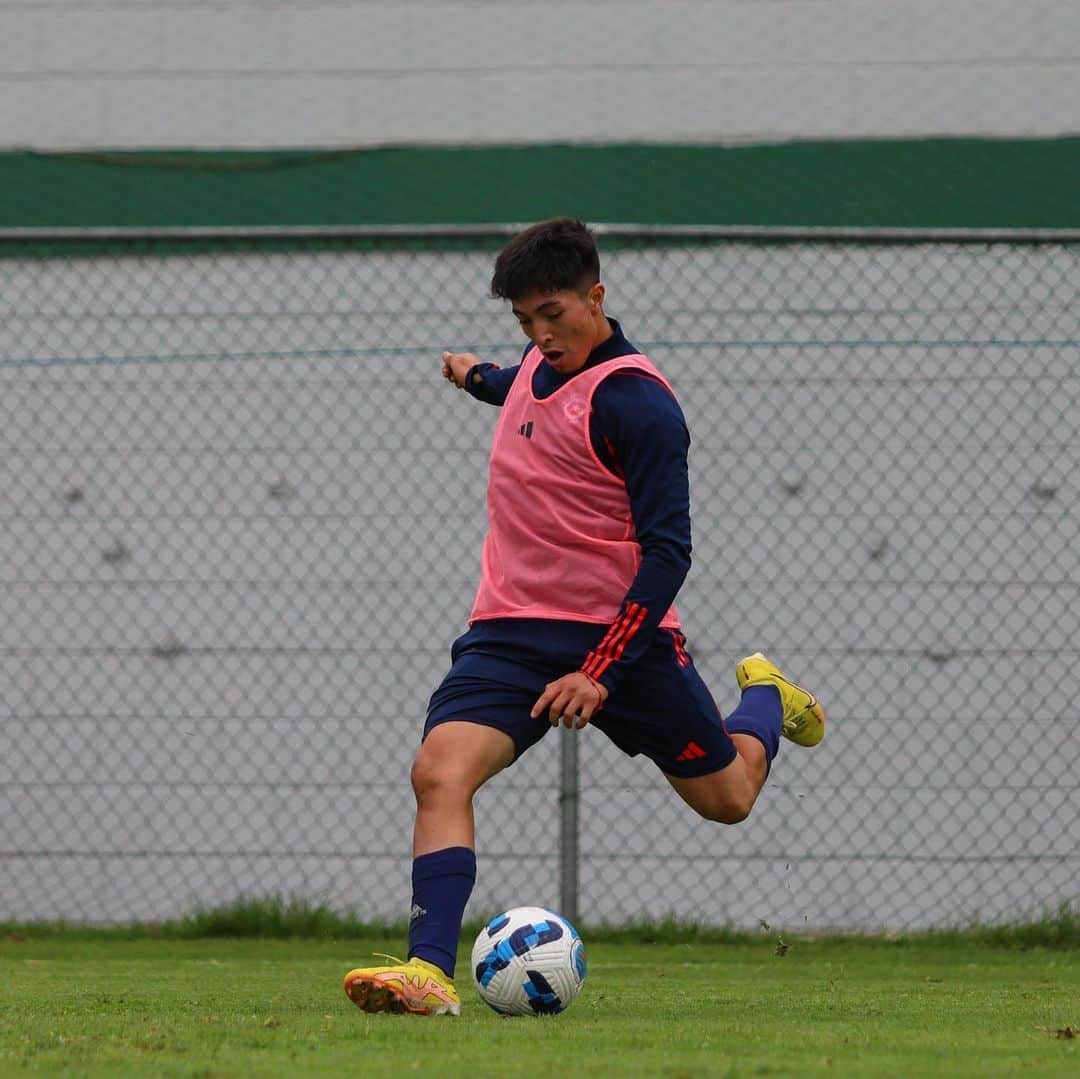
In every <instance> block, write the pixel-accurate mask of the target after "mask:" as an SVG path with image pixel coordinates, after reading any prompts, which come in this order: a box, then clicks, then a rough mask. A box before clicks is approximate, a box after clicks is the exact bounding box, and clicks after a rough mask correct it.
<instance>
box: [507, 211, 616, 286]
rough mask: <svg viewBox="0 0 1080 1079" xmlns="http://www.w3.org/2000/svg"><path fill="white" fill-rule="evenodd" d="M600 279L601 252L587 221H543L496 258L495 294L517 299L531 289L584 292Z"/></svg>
mask: <svg viewBox="0 0 1080 1079" xmlns="http://www.w3.org/2000/svg"><path fill="white" fill-rule="evenodd" d="M599 280H600V254H599V252H598V251H597V250H596V241H595V240H594V239H593V235H592V233H591V232H590V231H589V230H588V228H587V227H586V225H585V223H584V222H582V221H575V220H574V219H573V218H571V217H559V218H555V219H553V220H551V221H541V222H540V223H539V224H538V225H532V226H531V227H530V228H527V229H526V230H525V231H524V232H522V233H520V234H519V235H517V236H515V237H514V238H513V239H512V240H511V241H510V242H509V243H508V244H507V245H506V246H505V247H504V248H503V249H502V251H500V252H499V255H498V258H496V259H495V273H494V274H493V275H492V278H491V295H492V296H495V297H498V298H500V299H503V300H516V299H518V298H519V297H521V296H527V295H528V294H529V293H530V292H541V293H548V292H560V291H562V290H563V289H574V291H576V292H579V293H581V294H582V295H584V294H585V293H586V292H588V290H589V289H590V288H592V286H593V285H595V284H596V283H597V281H599Z"/></svg>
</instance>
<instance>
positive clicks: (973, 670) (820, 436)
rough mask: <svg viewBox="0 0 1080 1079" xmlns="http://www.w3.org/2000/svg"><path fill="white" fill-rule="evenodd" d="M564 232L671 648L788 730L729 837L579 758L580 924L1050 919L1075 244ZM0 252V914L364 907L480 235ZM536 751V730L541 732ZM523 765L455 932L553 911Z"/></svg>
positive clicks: (1078, 674) (538, 766)
mask: <svg viewBox="0 0 1080 1079" xmlns="http://www.w3.org/2000/svg"><path fill="white" fill-rule="evenodd" d="M1066 239H1068V238H1063V241H1062V242H1056V243H1055V242H1039V243H1006V242H993V243H961V242H936V243H932V242H905V243H899V242H848V241H844V242H840V241H836V240H833V241H829V240H827V239H823V240H807V239H802V240H791V239H789V240H788V241H787V242H752V241H747V240H742V241H739V240H731V239H729V240H726V241H723V242H721V241H718V240H715V239H713V240H705V239H697V240H694V239H690V238H685V239H682V240H679V239H677V238H673V237H668V238H666V239H662V238H658V237H656V236H646V235H642V236H638V237H634V236H625V235H624V236H621V237H618V238H617V241H618V242H616V238H615V237H607V238H605V237H603V236H602V237H601V246H602V250H603V252H604V269H605V279H606V282H607V286H608V296H609V302H608V310H609V313H610V314H612V315H613V316H614V317H617V318H619V319H620V320H622V322H623V325H624V328H625V329H626V331H627V333H628V335H629V336H630V338H631V340H633V341H634V342H635V343H636V344H638V345H639V347H641V348H643V349H644V350H645V351H647V352H648V353H649V355H650V356H651V357H652V358H653V359H654V361H655V362H656V363H657V364H658V365H659V366H660V367H661V369H662V370H663V371H664V372H665V373H666V374H667V375H668V377H669V378H670V379H671V381H672V382H673V384H674V386H675V388H676V390H677V392H678V394H679V397H680V400H681V402H682V404H683V407H684V410H685V412H686V414H687V418H688V421H689V425H690V429H691V433H692V435H693V446H692V450H691V470H692V475H691V479H692V497H693V503H694V518H693V521H694V541H695V562H694V567H693V569H692V571H691V574H690V577H689V579H688V581H687V583H686V585H685V586H684V589H683V591H682V593H681V596H680V600H679V606H680V610H681V612H682V614H683V617H684V620H685V625H686V630H687V635H688V638H689V649H690V651H691V654H692V655H693V657H694V659H695V662H696V663H697V664H698V665H699V667H700V669H701V670H702V673H703V675H704V676H705V678H706V681H707V682H708V683H709V685H710V687H711V688H712V690H713V693H714V696H715V697H716V699H717V702H718V704H719V705H720V708H721V710H723V711H730V710H731V709H732V708H733V707H734V704H735V702H736V700H737V687H736V685H735V680H734V664H735V662H736V660H737V659H738V658H739V657H740V656H741V655H743V654H745V653H746V652H748V651H753V650H755V649H758V648H762V649H765V650H767V651H768V652H769V653H770V654H771V655H773V656H774V658H776V659H777V660H778V661H779V662H780V663H781V664H782V665H783V666H784V667H785V668H786V669H787V670H789V671H790V672H791V673H792V674H793V675H794V676H796V677H798V678H799V679H800V680H802V681H804V682H806V683H807V684H808V685H810V686H812V687H813V688H814V689H815V691H816V692H817V693H818V694H819V696H820V697H821V699H822V701H823V703H824V704H825V707H826V709H827V711H828V713H829V716H830V719H831V727H830V733H829V737H828V739H827V740H826V742H825V743H824V744H823V745H822V746H821V747H819V748H818V749H816V750H813V751H805V750H800V749H798V748H797V747H792V746H790V745H788V744H786V743H785V745H784V747H783V748H782V750H781V755H780V757H779V759H778V761H777V763H776V765H775V767H774V771H773V775H772V777H771V779H770V781H769V784H768V788H767V790H766V792H765V794H764V796H763V798H762V800H761V801H760V802H759V805H758V808H757V809H755V812H754V815H753V817H752V818H751V819H750V820H749V821H748V822H746V823H745V824H743V825H740V826H738V827H736V828H724V827H722V826H718V825H710V824H707V823H705V822H703V821H700V820H698V819H696V818H695V817H694V816H693V815H692V814H691V813H690V811H689V810H688V809H686V808H685V807H683V806H682V804H681V803H680V802H678V800H677V799H676V798H675V796H674V795H673V794H672V792H671V791H670V789H669V788H668V786H667V784H666V782H665V781H664V780H663V778H662V777H661V776H660V775H659V774H658V773H657V772H656V770H655V769H654V767H653V766H652V765H651V764H650V763H649V762H648V761H646V760H644V759H643V758H636V759H629V758H625V757H623V756H621V755H620V754H619V753H618V752H617V751H616V750H615V749H614V748H613V747H612V746H611V745H610V744H608V743H607V741H606V740H605V739H604V737H603V736H602V735H601V734H600V733H599V732H597V731H592V730H588V729H587V730H586V731H584V732H583V733H582V734H580V735H579V736H577V737H579V743H578V745H579V750H580V782H581V797H580V805H579V810H580V815H579V837H578V838H579V851H578V855H577V861H576V868H577V872H578V883H579V888H580V914H581V917H582V918H583V919H584V920H585V921H586V922H593V923H596V922H612V923H619V922H624V921H627V920H630V919H637V918H640V917H645V916H649V917H662V916H664V915H668V914H673V915H676V916H679V917H683V918H692V919H696V920H699V921H701V922H705V923H711V924H721V923H729V924H733V925H739V926H753V925H755V924H756V923H757V920H758V919H760V918H764V919H766V920H768V921H769V922H770V923H771V924H774V925H782V926H787V927H812V928H827V927H844V928H853V929H855V928H857V929H881V928H895V929H899V928H906V927H922V926H939V925H948V924H957V923H962V922H965V921H967V920H970V919H978V920H981V921H987V922H991V921H1003V920H1009V919H1015V918H1020V917H1025V916H1028V915H1031V914H1037V913H1039V912H1041V911H1044V910H1047V909H1049V908H1053V907H1056V906H1057V905H1058V904H1060V903H1063V902H1073V901H1075V900H1076V899H1077V897H1078V895H1080V850H1078V848H1077V843H1076V821H1077V819H1080V780H1078V778H1077V767H1076V762H1077V760H1078V759H1080V724H1078V723H1077V718H1076V715H1075V702H1076V701H1077V700H1078V699H1080V663H1078V655H1077V653H1078V644H1077V642H1078V641H1080V514H1078V513H1077V509H1076V507H1077V504H1078V498H1080V469H1078V464H1080V352H1078V345H1080V296H1078V295H1077V292H1078V282H1080V257H1078V255H1080V248H1078V247H1077V246H1076V244H1075V243H1073V242H1065V240H1066ZM278 246H279V248H280V249H278V250H273V249H263V250H260V249H258V248H257V247H253V246H251V245H249V246H247V247H245V248H240V247H237V248H235V249H226V248H225V247H224V246H222V245H217V246H216V247H211V246H210V245H203V248H202V249H200V250H185V249H184V248H183V246H182V245H178V244H176V243H173V244H172V245H171V246H168V245H162V246H158V247H155V245H153V244H149V243H148V244H145V245H143V246H142V247H136V246H134V245H132V246H130V247H128V248H126V249H116V248H114V249H113V250H112V251H111V252H110V253H95V254H79V253H78V252H77V251H75V252H71V251H69V252H68V253H67V254H66V255H65V256H64V257H49V256H48V255H47V254H46V255H43V254H42V253H41V252H40V251H37V252H33V253H26V252H24V253H23V254H22V255H18V254H16V253H13V252H12V251H10V250H9V251H8V252H7V254H6V256H5V257H4V258H0V597H2V618H0V920H3V919H53V918H67V919H76V920H80V921H91V922H116V921H124V920H128V919H132V918H139V919H150V920H152V919H160V918H165V917H168V916H171V915H176V914H178V913H181V912H184V911H186V910H188V909H190V908H191V906H192V905H194V904H214V903H217V902H223V901H227V900H229V899H233V898H235V897H237V896H239V895H267V894H283V895H289V896H302V897H305V898H308V899H311V900H317V901H323V902H327V903H329V904H331V905H333V906H335V907H339V908H343V909H344V908H349V909H355V910H357V911H358V912H359V913H360V914H361V915H362V916H364V917H367V918H370V919H373V920H374V919H398V918H400V917H401V916H402V914H403V912H404V911H405V910H406V909H407V904H408V894H409V867H410V861H409V845H410V834H411V823H412V812H413V806H412V797H411V792H410V790H409V783H408V768H409V763H410V760H411V757H412V755H413V754H414V752H415V749H416V747H417V743H418V738H419V734H420V731H421V726H422V721H423V716H424V711H425V705H426V702H427V697H428V695H429V694H430V692H431V690H432V689H433V688H434V686H435V685H436V684H437V683H438V681H439V679H440V678H441V677H442V675H443V673H444V671H445V670H446V669H447V666H448V663H449V645H450V642H451V641H452V639H453V638H454V637H455V636H456V635H458V634H459V633H460V632H461V631H462V630H463V628H464V619H465V617H466V615H467V613H468V610H469V605H470V602H471V599H472V594H473V589H474V586H475V580H476V576H477V572H478V565H479V551H480V544H481V540H482V536H483V531H484V524H485V521H484V501H483V499H484V486H485V479H486V464H487V451H488V445H489V439H490V433H491V429H492V425H493V423H494V420H495V418H496V411H495V410H494V409H492V408H490V407H488V406H486V405H483V404H481V403H479V402H476V401H473V400H471V399H469V398H468V397H467V396H466V395H464V394H460V393H455V392H453V391H452V390H451V389H450V388H449V387H448V386H447V385H446V383H445V382H443V381H442V380H441V379H440V378H439V353H440V351H441V350H442V349H443V348H444V347H453V348H461V349H464V348H470V349H473V350H474V351H476V352H478V353H480V354H481V355H482V356H485V357H488V358H491V359H494V360H496V361H498V362H501V363H503V364H509V363H513V362H515V360H516V357H517V356H518V355H519V354H520V350H521V346H522V340H523V339H521V338H520V337H519V336H518V334H517V330H516V327H515V326H514V324H513V321H512V319H511V317H510V316H509V314H508V312H507V311H505V310H504V309H503V307H502V305H500V304H499V303H497V302H495V301H492V300H490V299H488V298H487V282H488V280H489V274H490V265H491V259H492V244H491V243H490V242H489V243H485V242H482V241H480V240H477V239H469V238H464V239H462V238H460V237H459V238H457V239H454V238H452V237H442V238H441V239H440V238H439V237H436V236H427V237H422V236H418V237H414V238H413V239H412V240H411V241H406V240H405V239H403V238H402V237H397V238H395V239H394V240H393V241H387V242H385V243H381V244H380V243H378V242H375V241H371V240H368V241H365V242H360V241H357V242H355V243H350V242H347V241H345V240H341V241H339V242H337V243H331V242H329V241H328V240H325V239H324V241H323V242H322V243H321V245H320V246H319V247H318V248H312V249H305V248H304V247H303V246H302V245H301V244H299V243H298V242H292V243H282V244H280V245H278ZM563 737H573V736H571V735H566V736H563ZM558 740H559V736H557V735H551V736H549V737H548V738H546V739H545V740H544V741H543V742H541V743H540V745H538V746H537V747H536V748H535V749H534V750H533V751H531V752H530V753H529V754H528V755H527V756H526V757H525V758H524V759H523V760H522V761H520V762H519V763H518V764H517V765H515V766H514V767H513V768H512V769H511V770H509V771H508V772H507V773H504V774H503V775H502V776H500V777H498V778H497V779H496V780H495V781H494V782H493V783H492V784H491V785H490V787H488V788H486V789H485V790H484V791H482V792H481V794H480V795H479V798H478V809H477V816H478V828H479V836H478V843H479V857H480V879H479V882H478V886H477V889H476V892H475V894H474V896H473V900H472V904H471V906H470V913H472V914H476V915H480V914H483V913H485V912H487V911H489V910H490V909H492V908H494V907H498V906H502V905H508V904H514V903H534V902H536V903H544V904H548V905H554V904H556V903H557V902H559V900H560V890H559V889H560V872H559V866H560V794H559V752H558V748H559V747H558Z"/></svg>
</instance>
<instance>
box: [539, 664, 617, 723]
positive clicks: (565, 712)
mask: <svg viewBox="0 0 1080 1079" xmlns="http://www.w3.org/2000/svg"><path fill="white" fill-rule="evenodd" d="M607 698H608V691H607V686H605V685H603V684H602V683H600V682H596V681H594V680H593V679H591V678H590V677H589V676H588V675H587V674H586V673H585V672H584V671H574V672H573V673H572V674H566V675H563V677H562V678H559V679H556V680H555V681H554V682H548V684H547V685H546V686H544V692H543V693H541V694H540V696H539V697H538V698H537V700H536V704H534V705H533V706H532V711H531V712H530V713H529V715H531V716H532V717H533V719H537V718H538V717H540V716H542V715H543V714H544V712H545V711H546V712H547V721H548V722H549V723H550V724H551V725H552V726H553V727H557V726H558V725H559V724H560V723H563V724H564V725H565V726H567V727H574V728H577V729H578V730H580V729H581V728H582V727H584V726H585V724H586V723H588V722H589V720H590V719H592V717H593V716H594V715H595V714H596V713H597V712H599V711H600V709H601V708H602V707H603V705H604V701H606V700H607Z"/></svg>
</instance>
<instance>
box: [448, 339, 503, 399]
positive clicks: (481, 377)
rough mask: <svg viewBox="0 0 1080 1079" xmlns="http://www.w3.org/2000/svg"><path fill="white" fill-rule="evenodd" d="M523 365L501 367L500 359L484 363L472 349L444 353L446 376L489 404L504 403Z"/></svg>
mask: <svg viewBox="0 0 1080 1079" xmlns="http://www.w3.org/2000/svg"><path fill="white" fill-rule="evenodd" d="M520 366H521V365H520V364H516V365H515V366H513V367H500V366H499V365H498V364H497V363H481V362H480V360H479V359H477V357H476V356H474V355H473V354H472V353H471V352H444V353H443V354H442V375H443V378H445V379H446V380H447V382H452V383H453V384H454V385H455V386H457V388H458V389H459V390H466V391H468V393H469V394H470V395H471V396H473V397H475V398H476V399H477V400H479V401H486V402H487V403H488V404H489V405H501V404H502V403H503V402H504V401H505V400H506V395H507V394H508V393H509V392H510V386H511V384H512V383H513V381H514V378H515V376H516V375H517V373H518V368H519V367H520Z"/></svg>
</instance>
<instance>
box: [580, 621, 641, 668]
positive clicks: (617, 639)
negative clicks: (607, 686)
mask: <svg viewBox="0 0 1080 1079" xmlns="http://www.w3.org/2000/svg"><path fill="white" fill-rule="evenodd" d="M648 614H649V609H648V607H642V606H640V605H639V604H637V603H628V604H627V606H626V610H625V612H623V614H622V615H620V616H619V617H618V618H617V619H616V620H615V621H614V622H613V623H612V625H611V628H610V629H609V630H608V631H607V633H606V634H604V639H603V640H602V641H601V642H600V643H599V644H598V645H597V646H596V648H595V649H593V651H592V652H590V653H589V655H588V656H587V657H586V660H585V663H584V664H583V665H582V668H581V669H582V670H583V671H584V672H585V673H586V674H587V675H589V676H590V677H591V678H599V677H600V676H601V675H602V674H603V673H604V671H606V670H607V669H608V667H610V666H611V665H612V663H616V662H618V661H619V660H620V659H621V658H622V655H623V653H624V652H625V651H626V646H627V644H628V643H629V642H630V640H631V638H632V637H633V636H634V634H635V633H637V632H638V630H639V629H641V626H642V624H643V623H644V621H645V619H646V618H647V617H648Z"/></svg>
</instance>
